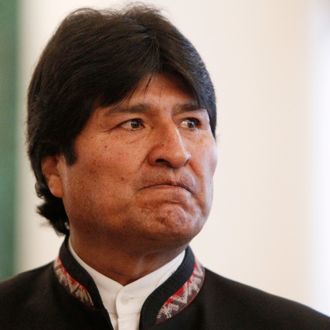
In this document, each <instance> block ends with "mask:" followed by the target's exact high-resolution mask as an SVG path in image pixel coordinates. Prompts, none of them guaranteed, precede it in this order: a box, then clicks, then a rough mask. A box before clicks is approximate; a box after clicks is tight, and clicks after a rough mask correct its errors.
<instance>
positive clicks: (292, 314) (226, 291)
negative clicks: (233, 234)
mask: <svg viewBox="0 0 330 330" xmlns="http://www.w3.org/2000/svg"><path fill="white" fill-rule="evenodd" d="M203 289H204V295H205V298H207V299H209V301H210V300H211V301H216V302H217V306H218V308H219V307H220V309H221V310H223V312H224V313H226V314H227V315H228V316H230V315H232V316H234V315H235V317H236V318H239V319H242V321H244V322H252V321H253V320H254V322H259V323H260V324H264V325H268V324H269V325H272V327H270V328H269V329H273V328H274V329H275V328H276V329H277V328H281V329H282V328H283V329H290V327H291V328H292V329H293V328H297V329H313V328H314V329H315V326H317V329H320V330H321V329H328V330H330V318H329V317H328V316H326V315H323V314H321V313H319V312H317V311H315V310H313V309H312V308H309V307H307V306H305V305H302V304H300V303H297V302H294V301H291V300H289V299H285V298H282V297H279V296H276V295H273V294H270V293H267V292H264V291H262V290H260V289H256V288H253V287H251V286H248V285H245V284H242V283H239V282H236V281H233V280H230V279H228V278H225V277H223V276H220V275H218V274H215V273H214V272H212V271H210V270H208V269H206V277H205V284H204V288H203Z"/></svg>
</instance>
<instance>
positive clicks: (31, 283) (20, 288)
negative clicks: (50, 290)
mask: <svg viewBox="0 0 330 330" xmlns="http://www.w3.org/2000/svg"><path fill="white" fill-rule="evenodd" d="M51 274H52V263H49V264H47V265H44V266H42V267H38V268H35V269H32V270H29V271H26V272H23V273H20V274H18V275H16V276H13V277H11V278H9V279H7V280H5V281H3V282H1V283H0V306H1V308H3V306H8V305H10V303H11V302H13V303H15V304H16V303H19V302H20V301H24V300H25V299H24V298H28V297H31V293H34V294H35V293H37V292H39V293H42V292H43V288H45V287H46V286H47V285H49V281H48V279H49V277H50V276H51Z"/></svg>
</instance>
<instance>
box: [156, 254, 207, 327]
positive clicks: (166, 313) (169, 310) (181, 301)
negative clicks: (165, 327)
mask: <svg viewBox="0 0 330 330" xmlns="http://www.w3.org/2000/svg"><path fill="white" fill-rule="evenodd" d="M204 278H205V270H204V268H203V266H202V265H201V264H200V263H199V262H198V261H197V260H195V265H194V270H193V272H192V274H191V276H190V278H189V279H188V280H187V281H186V282H185V283H184V284H183V286H182V287H181V288H180V289H179V290H178V291H176V292H175V293H174V294H173V295H172V296H171V297H169V298H168V299H167V300H166V301H165V303H164V304H163V306H162V307H161V308H160V310H159V312H158V315H157V319H156V324H159V323H162V322H164V321H166V320H168V319H170V318H172V317H173V316H175V315H176V314H178V313H180V312H181V311H182V310H183V309H184V308H186V307H187V306H188V305H189V304H190V303H191V302H192V301H193V300H194V299H195V298H196V296H197V295H198V293H199V291H200V290H201V288H202V286H203V283H204Z"/></svg>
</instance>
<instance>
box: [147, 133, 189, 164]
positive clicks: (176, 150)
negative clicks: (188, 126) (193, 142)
mask: <svg viewBox="0 0 330 330" xmlns="http://www.w3.org/2000/svg"><path fill="white" fill-rule="evenodd" d="M152 138H153V146H152V149H151V150H150V152H149V163H150V164H151V165H157V166H159V165H160V166H167V167H170V168H180V167H183V166H186V165H187V164H188V163H189V160H190V159H191V153H190V152H189V151H188V149H187V146H186V145H185V141H184V139H183V138H182V136H181V134H180V132H179V130H178V128H177V127H176V126H174V127H167V128H165V129H162V130H160V131H158V132H157V136H153V137H152Z"/></svg>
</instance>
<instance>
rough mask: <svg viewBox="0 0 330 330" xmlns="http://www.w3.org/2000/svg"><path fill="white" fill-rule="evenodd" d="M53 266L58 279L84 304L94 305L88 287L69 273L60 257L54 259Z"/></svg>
mask: <svg viewBox="0 0 330 330" xmlns="http://www.w3.org/2000/svg"><path fill="white" fill-rule="evenodd" d="M53 267H54V271H55V274H56V277H57V279H58V281H59V282H60V283H61V284H62V285H63V286H64V287H65V289H66V290H67V291H68V292H69V293H70V294H72V295H73V296H74V297H76V298H77V299H79V300H80V301H81V302H82V303H83V304H85V305H88V306H89V307H93V306H94V303H93V300H92V297H91V296H90V294H89V293H88V291H87V289H86V288H85V287H84V286H83V285H82V284H80V283H79V282H78V281H76V280H75V279H74V278H73V277H72V276H71V275H70V274H69V273H68V271H67V270H66V269H65V267H64V265H63V263H62V261H61V259H60V258H59V257H57V259H56V260H55V261H54V264H53Z"/></svg>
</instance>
